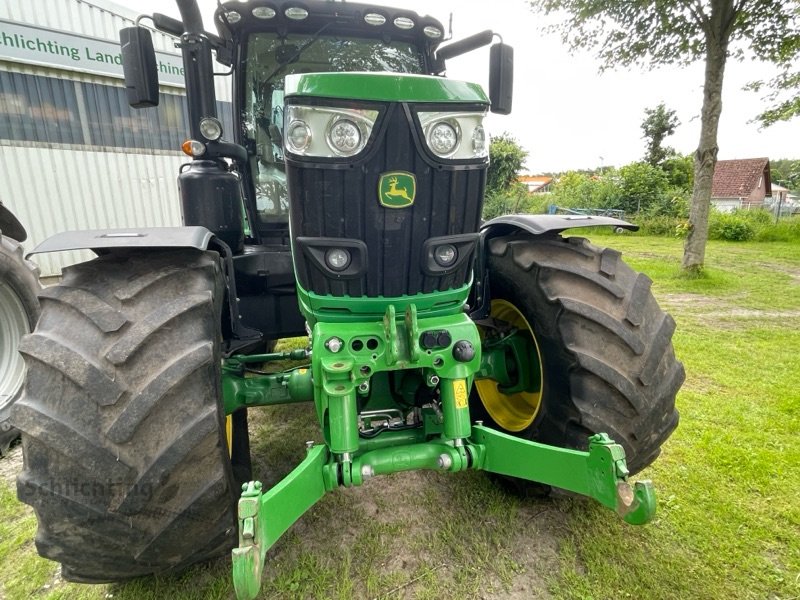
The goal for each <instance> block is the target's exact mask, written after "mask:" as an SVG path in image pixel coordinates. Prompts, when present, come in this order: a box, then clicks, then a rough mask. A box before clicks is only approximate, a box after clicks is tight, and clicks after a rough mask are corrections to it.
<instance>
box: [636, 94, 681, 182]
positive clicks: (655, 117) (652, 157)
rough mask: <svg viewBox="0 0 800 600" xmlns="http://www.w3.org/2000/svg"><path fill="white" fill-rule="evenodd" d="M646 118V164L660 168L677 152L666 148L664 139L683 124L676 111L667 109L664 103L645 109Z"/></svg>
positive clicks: (643, 128) (643, 125) (643, 130)
mask: <svg viewBox="0 0 800 600" xmlns="http://www.w3.org/2000/svg"><path fill="white" fill-rule="evenodd" d="M644 114H645V118H644V121H642V132H643V133H644V135H642V137H643V138H644V139H645V140H646V141H647V152H646V153H645V155H644V162H646V163H649V164H651V165H653V166H654V167H657V166H659V165H660V164H661V163H663V162H664V161H665V160H666V159H667V158H668V157H669V156H672V155H673V154H675V150H674V149H672V148H670V147H664V146H663V144H664V138H667V137H669V136H671V135H672V134H673V133H675V128H676V127H677V126H678V125H680V124H681V122H680V121H679V120H678V117H677V116H675V111H674V110H672V109H669V108H667V107H666V106H665V105H664V103H663V102H662V103H661V104H659V105H658V106H656V107H655V108H645V109H644Z"/></svg>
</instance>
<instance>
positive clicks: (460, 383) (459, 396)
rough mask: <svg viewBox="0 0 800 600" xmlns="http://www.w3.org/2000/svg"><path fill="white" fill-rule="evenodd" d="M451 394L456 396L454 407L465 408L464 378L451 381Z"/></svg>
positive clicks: (466, 395)
mask: <svg viewBox="0 0 800 600" xmlns="http://www.w3.org/2000/svg"><path fill="white" fill-rule="evenodd" d="M453 395H454V396H455V397H456V408H467V399H468V398H469V394H467V382H466V380H464V379H456V380H454V381H453Z"/></svg>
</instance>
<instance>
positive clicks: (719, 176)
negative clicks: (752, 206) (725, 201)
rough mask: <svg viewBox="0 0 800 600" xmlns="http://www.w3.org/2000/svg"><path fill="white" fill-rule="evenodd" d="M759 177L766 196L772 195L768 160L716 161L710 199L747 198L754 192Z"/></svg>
mask: <svg viewBox="0 0 800 600" xmlns="http://www.w3.org/2000/svg"><path fill="white" fill-rule="evenodd" d="M761 177H764V178H765V184H766V185H765V191H766V195H767V196H769V195H770V194H772V186H771V182H770V177H769V159H768V158H739V159H735V160H718V161H717V166H716V168H715V169H714V183H713V184H712V186H711V197H712V198H747V197H748V196H750V194H751V193H752V192H753V190H755V189H756V188H757V187H758V185H759V183H760V181H761Z"/></svg>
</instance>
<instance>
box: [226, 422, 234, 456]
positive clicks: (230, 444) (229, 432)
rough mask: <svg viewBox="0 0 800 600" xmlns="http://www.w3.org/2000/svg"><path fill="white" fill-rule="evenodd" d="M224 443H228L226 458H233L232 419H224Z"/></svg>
mask: <svg viewBox="0 0 800 600" xmlns="http://www.w3.org/2000/svg"><path fill="white" fill-rule="evenodd" d="M225 441H226V442H228V458H231V457H232V456H233V417H231V416H230V415H227V416H226V417H225Z"/></svg>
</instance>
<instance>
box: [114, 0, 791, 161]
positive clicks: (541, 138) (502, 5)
mask: <svg viewBox="0 0 800 600" xmlns="http://www.w3.org/2000/svg"><path fill="white" fill-rule="evenodd" d="M116 1H117V3H119V4H123V5H126V6H129V7H131V8H134V9H136V10H140V11H158V12H162V13H165V14H169V15H172V16H176V17H177V16H178V10H177V7H176V5H175V4H174V2H171V1H170V0H116ZM199 3H200V7H201V10H202V11H203V14H204V18H205V21H206V26H207V27H211V26H212V24H211V23H212V22H211V15H212V14H213V10H214V7H215V5H216V1H215V0H199ZM375 3H376V4H383V5H394V6H402V7H404V8H408V9H411V10H415V11H417V12H418V13H421V14H430V15H431V16H433V17H436V18H438V19H439V20H440V21H442V23H443V24H444V25H445V27H446V26H447V23H448V19H449V14H450V13H451V12H452V13H453V14H454V17H453V37H454V39H460V38H462V37H466V36H468V35H471V34H472V33H476V32H478V31H482V30H484V29H492V30H494V31H495V32H496V33H499V34H500V35H502V36H503V40H504V41H505V42H506V43H508V44H511V45H512V46H514V56H515V74H514V83H515V88H514V110H513V112H512V114H511V115H509V116H500V115H492V116H491V117H490V119H489V121H488V129H489V131H490V133H493V134H500V133H502V132H503V131H508V132H510V133H511V134H512V135H514V136H515V137H516V138H517V139H518V140H519V141H520V143H521V144H522V146H523V147H524V148H525V149H526V150H527V151H528V152H529V157H528V161H527V165H526V166H527V170H528V171H530V172H531V173H538V172H545V171H562V170H567V169H578V168H591V167H596V166H599V165H601V164H602V165H605V166H609V165H616V166H621V165H624V164H627V163H629V162H632V161H634V160H638V159H640V158H641V157H642V156H643V154H644V141H643V140H642V138H641V135H642V132H641V129H640V125H641V122H642V120H643V119H644V109H645V108H653V107H655V106H656V105H657V104H658V103H659V102H664V103H665V104H666V105H667V107H668V108H671V109H674V110H676V111H677V115H678V118H679V119H680V121H681V125H680V127H679V128H678V129H677V131H676V133H675V135H673V136H672V137H670V138H668V139H667V141H666V144H668V145H670V146H672V147H674V148H675V149H676V150H678V151H679V152H682V153H690V152H693V151H694V149H695V148H696V146H697V142H698V140H699V135H700V119H699V114H700V107H701V103H702V93H703V89H702V86H703V66H702V64H699V63H698V64H695V65H692V66H690V67H688V68H678V67H670V68H662V69H659V70H643V69H638V68H633V69H630V70H626V71H613V72H606V73H604V74H602V75H600V74H599V73H598V66H599V63H598V62H597V61H596V60H595V59H594V58H593V57H592V56H591V55H589V54H588V53H584V54H581V55H576V56H570V55H569V54H568V53H567V51H566V49H565V47H564V46H563V45H562V44H561V40H560V39H559V38H558V37H557V36H555V35H546V34H544V33H542V32H541V31H540V26H541V24H542V17H541V16H540V15H537V14H535V13H534V12H532V11H531V10H530V9H529V7H528V4H527V2H525V1H524V0H492V1H491V2H488V1H487V0H427V1H424V0H397V1H394V2H393V1H391V0H375ZM488 57H489V51H488V48H486V49H481V50H477V51H475V52H472V53H470V54H466V55H463V56H461V57H458V58H455V59H453V60H451V61H448V76H449V77H451V78H455V79H465V80H469V81H477V82H478V83H481V84H483V85H484V86H486V85H487V84H488V71H489V69H488ZM771 72H772V69H770V68H769V66H767V67H765V66H763V65H762V66H759V65H758V64H755V63H752V62H744V63H739V62H735V61H730V62H729V63H728V66H727V69H726V72H725V88H724V94H723V111H722V118H721V121H720V130H719V148H720V153H719V156H720V158H748V157H760V156H768V157H770V158H772V159H777V158H800V118H796V119H794V120H793V121H790V122H788V123H783V124H778V125H774V126H772V127H770V128H767V129H763V130H760V129H759V127H758V125H756V124H755V123H749V122H748V121H750V120H752V119H753V118H754V117H755V115H756V114H758V112H760V110H762V109H763V107H764V103H763V102H762V101H761V100H760V95H759V94H757V93H753V92H749V91H743V90H742V89H741V88H742V86H744V85H745V84H746V83H747V82H748V81H751V80H753V79H762V78H764V77H766V76H768V75H769V73H771ZM600 157H603V158H602V160H601V158H600Z"/></svg>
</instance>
